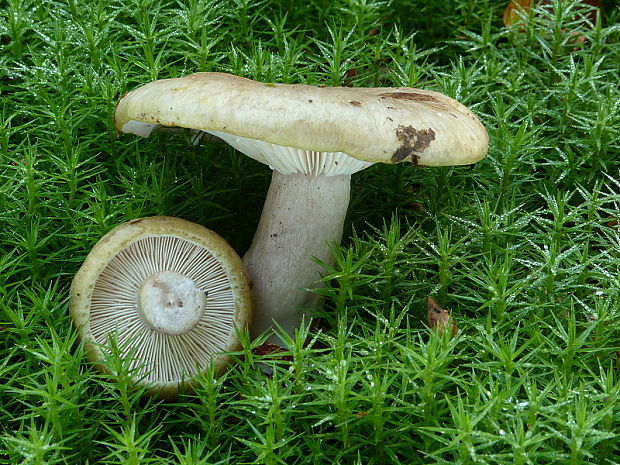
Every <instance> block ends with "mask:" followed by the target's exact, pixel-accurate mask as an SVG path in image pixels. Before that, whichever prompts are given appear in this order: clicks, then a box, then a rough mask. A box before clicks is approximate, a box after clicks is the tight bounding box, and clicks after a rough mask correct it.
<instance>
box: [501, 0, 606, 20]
mask: <svg viewBox="0 0 620 465" xmlns="http://www.w3.org/2000/svg"><path fill="white" fill-rule="evenodd" d="M532 3H535V4H536V5H542V6H544V7H545V8H546V9H547V10H549V11H550V10H551V8H552V7H553V1H552V0H536V1H535V2H533V1H532V0H510V2H509V3H508V5H507V6H506V9H505V10H504V16H503V20H504V24H505V25H506V26H510V25H512V24H515V23H518V22H520V21H523V17H527V14H528V12H529V11H530V9H531V6H532ZM580 3H582V4H583V5H584V6H585V5H590V6H593V7H595V9H591V10H589V11H588V12H587V18H588V20H589V21H590V22H591V23H592V24H596V17H597V16H598V15H599V14H601V13H602V5H601V2H600V0H581V2H580Z"/></svg>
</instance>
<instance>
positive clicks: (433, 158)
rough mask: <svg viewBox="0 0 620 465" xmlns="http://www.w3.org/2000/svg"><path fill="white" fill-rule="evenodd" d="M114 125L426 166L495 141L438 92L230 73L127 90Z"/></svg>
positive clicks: (465, 157) (471, 158)
mask: <svg viewBox="0 0 620 465" xmlns="http://www.w3.org/2000/svg"><path fill="white" fill-rule="evenodd" d="M115 125H116V128H117V129H118V130H119V131H123V132H131V133H133V134H137V135H140V136H143V137H147V136H148V135H150V133H151V132H152V131H153V129H155V128H157V127H158V126H173V127H184V128H191V129H200V130H203V131H215V132H223V133H228V134H233V135H235V136H239V137H242V138H247V139H256V140H260V141H263V142H267V143H270V144H275V145H280V146H284V147H294V148H297V149H300V150H309V151H316V152H342V153H344V154H346V155H348V156H350V157H353V158H356V159H358V160H363V161H366V162H371V163H378V162H381V163H400V162H402V161H411V162H413V163H414V164H417V165H426V166H445V165H461V164H469V163H474V162H476V161H478V160H480V159H482V158H484V156H485V155H486V153H487V150H488V141H489V138H488V134H487V131H486V129H485V128H484V126H483V125H482V123H481V122H480V121H479V120H478V118H477V117H476V115H474V113H472V112H471V111H470V110H469V109H468V108H467V107H466V106H464V105H463V104H461V103H459V102H457V101H456V100H454V99H452V98H450V97H448V96H446V95H443V94H441V93H438V92H433V91H428V90H421V89H415V88H409V87H395V88H385V87H382V88H364V87H358V88H350V87H321V86H309V85H304V84H268V83H261V82H256V81H252V80H250V79H245V78H242V77H238V76H233V75H230V74H224V73H196V74H191V75H189V76H186V77H182V78H175V79H162V80H159V81H154V82H151V83H149V84H146V85H144V86H142V87H140V88H138V89H136V90H134V91H132V92H129V93H128V94H126V95H125V96H124V97H123V98H122V99H121V100H120V102H119V103H118V105H117V107H116V113H115Z"/></svg>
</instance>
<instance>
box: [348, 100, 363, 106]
mask: <svg viewBox="0 0 620 465" xmlns="http://www.w3.org/2000/svg"><path fill="white" fill-rule="evenodd" d="M349 103H350V104H351V105H353V106H354V107H361V106H362V102H358V101H357V100H351V101H350V102H349Z"/></svg>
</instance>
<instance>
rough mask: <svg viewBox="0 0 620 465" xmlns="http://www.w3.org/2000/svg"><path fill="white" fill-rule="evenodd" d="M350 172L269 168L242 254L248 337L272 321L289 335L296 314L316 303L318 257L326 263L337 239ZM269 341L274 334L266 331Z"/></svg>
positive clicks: (298, 317) (295, 324)
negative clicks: (250, 307) (250, 310)
mask: <svg viewBox="0 0 620 465" xmlns="http://www.w3.org/2000/svg"><path fill="white" fill-rule="evenodd" d="M350 189H351V176H350V175H337V176H313V175H305V174H300V173H296V174H282V173H279V172H277V171H274V172H273V176H272V178H271V185H270V186H269V191H268V192H267V198H266V200H265V204H264V206H263V213H262V215H261V218H260V221H259V223H258V228H257V230H256V233H255V235H254V239H253V240H252V245H251V246H250V249H249V250H248V252H247V253H246V254H245V256H244V257H243V263H244V264H245V266H246V269H247V271H248V274H249V275H250V278H251V281H252V293H253V296H254V323H253V325H252V327H251V334H252V337H257V336H259V335H260V334H262V333H263V332H264V331H266V330H267V329H269V328H270V327H272V325H273V322H276V323H277V324H278V325H280V326H281V327H282V328H283V329H284V330H285V331H286V332H287V333H288V334H291V335H293V334H294V332H295V329H296V328H299V326H300V324H301V321H302V318H303V317H304V315H307V314H308V313H309V312H312V311H313V310H316V309H317V308H318V307H319V305H320V300H321V297H320V295H319V294H316V293H312V292H308V291H306V290H304V289H308V288H316V287H317V284H316V281H317V280H318V279H319V278H320V277H321V269H322V268H321V266H320V265H319V264H317V263H315V262H314V261H313V258H316V259H319V260H321V261H322V262H324V263H328V264H332V263H333V258H332V254H331V252H330V248H329V247H330V243H337V244H339V243H340V239H341V238H342V228H343V224H344V220H345V216H346V213H347V208H348V206H349V195H350ZM270 340H271V341H272V342H277V338H275V337H273V336H272V337H271V338H270Z"/></svg>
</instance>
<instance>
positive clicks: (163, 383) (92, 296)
mask: <svg viewBox="0 0 620 465" xmlns="http://www.w3.org/2000/svg"><path fill="white" fill-rule="evenodd" d="M70 311H71V316H72V318H73V321H74V323H75V326H76V327H77V328H78V331H79V336H80V339H81V340H82V341H83V342H84V343H85V348H86V354H87V356H88V358H89V359H91V360H92V361H94V362H95V363H96V364H97V366H98V367H99V368H101V369H103V370H106V367H105V364H103V363H102V361H103V360H104V359H105V353H106V349H105V347H106V345H107V344H108V342H109V338H110V337H116V338H117V340H118V343H119V345H120V347H121V356H122V357H131V360H130V362H129V366H130V368H131V369H132V375H133V376H134V380H135V381H136V382H137V383H138V384H143V385H146V386H148V389H149V390H150V392H151V393H153V394H156V395H158V396H161V397H166V398H170V397H174V396H175V395H176V394H177V392H178V390H179V388H185V389H191V387H192V385H193V384H194V383H195V378H196V375H197V374H198V373H200V372H203V371H204V370H206V369H207V368H209V366H210V364H211V363H213V365H214V372H215V373H216V374H220V373H221V372H222V371H224V370H225V369H226V367H227V366H228V365H229V362H230V357H229V356H228V355H226V352H230V351H234V350H237V349H239V348H240V342H239V337H238V336H239V334H238V331H243V330H244V329H245V328H246V327H247V326H248V324H249V321H250V318H251V313H252V299H251V293H250V287H249V282H248V277H247V274H246V271H245V269H244V267H243V263H242V262H241V259H240V258H239V256H238V255H237V254H236V253H235V251H234V250H233V249H232V248H231V247H230V246H229V245H228V243H226V241H225V240H224V239H222V238H221V237H220V236H218V235H217V234H216V233H214V232H213V231H210V230H208V229H206V228H204V227H202V226H200V225H197V224H195V223H191V222H189V221H185V220H181V219H179V218H171V217H165V216H159V217H150V218H140V219H136V220H133V221H129V222H128V223H124V224H122V225H120V226H117V227H116V228H114V229H113V230H112V231H110V232H109V233H108V234H106V235H105V236H104V237H103V238H102V239H101V240H100V241H99V242H98V243H97V244H96V245H95V247H94V248H93V249H92V250H91V251H90V253H89V254H88V256H87V257H86V260H85V261H84V263H83V264H82V266H81V268H80V269H79V271H78V272H77V274H76V275H75V278H74V279H73V283H72V285H71V303H70Z"/></svg>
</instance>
